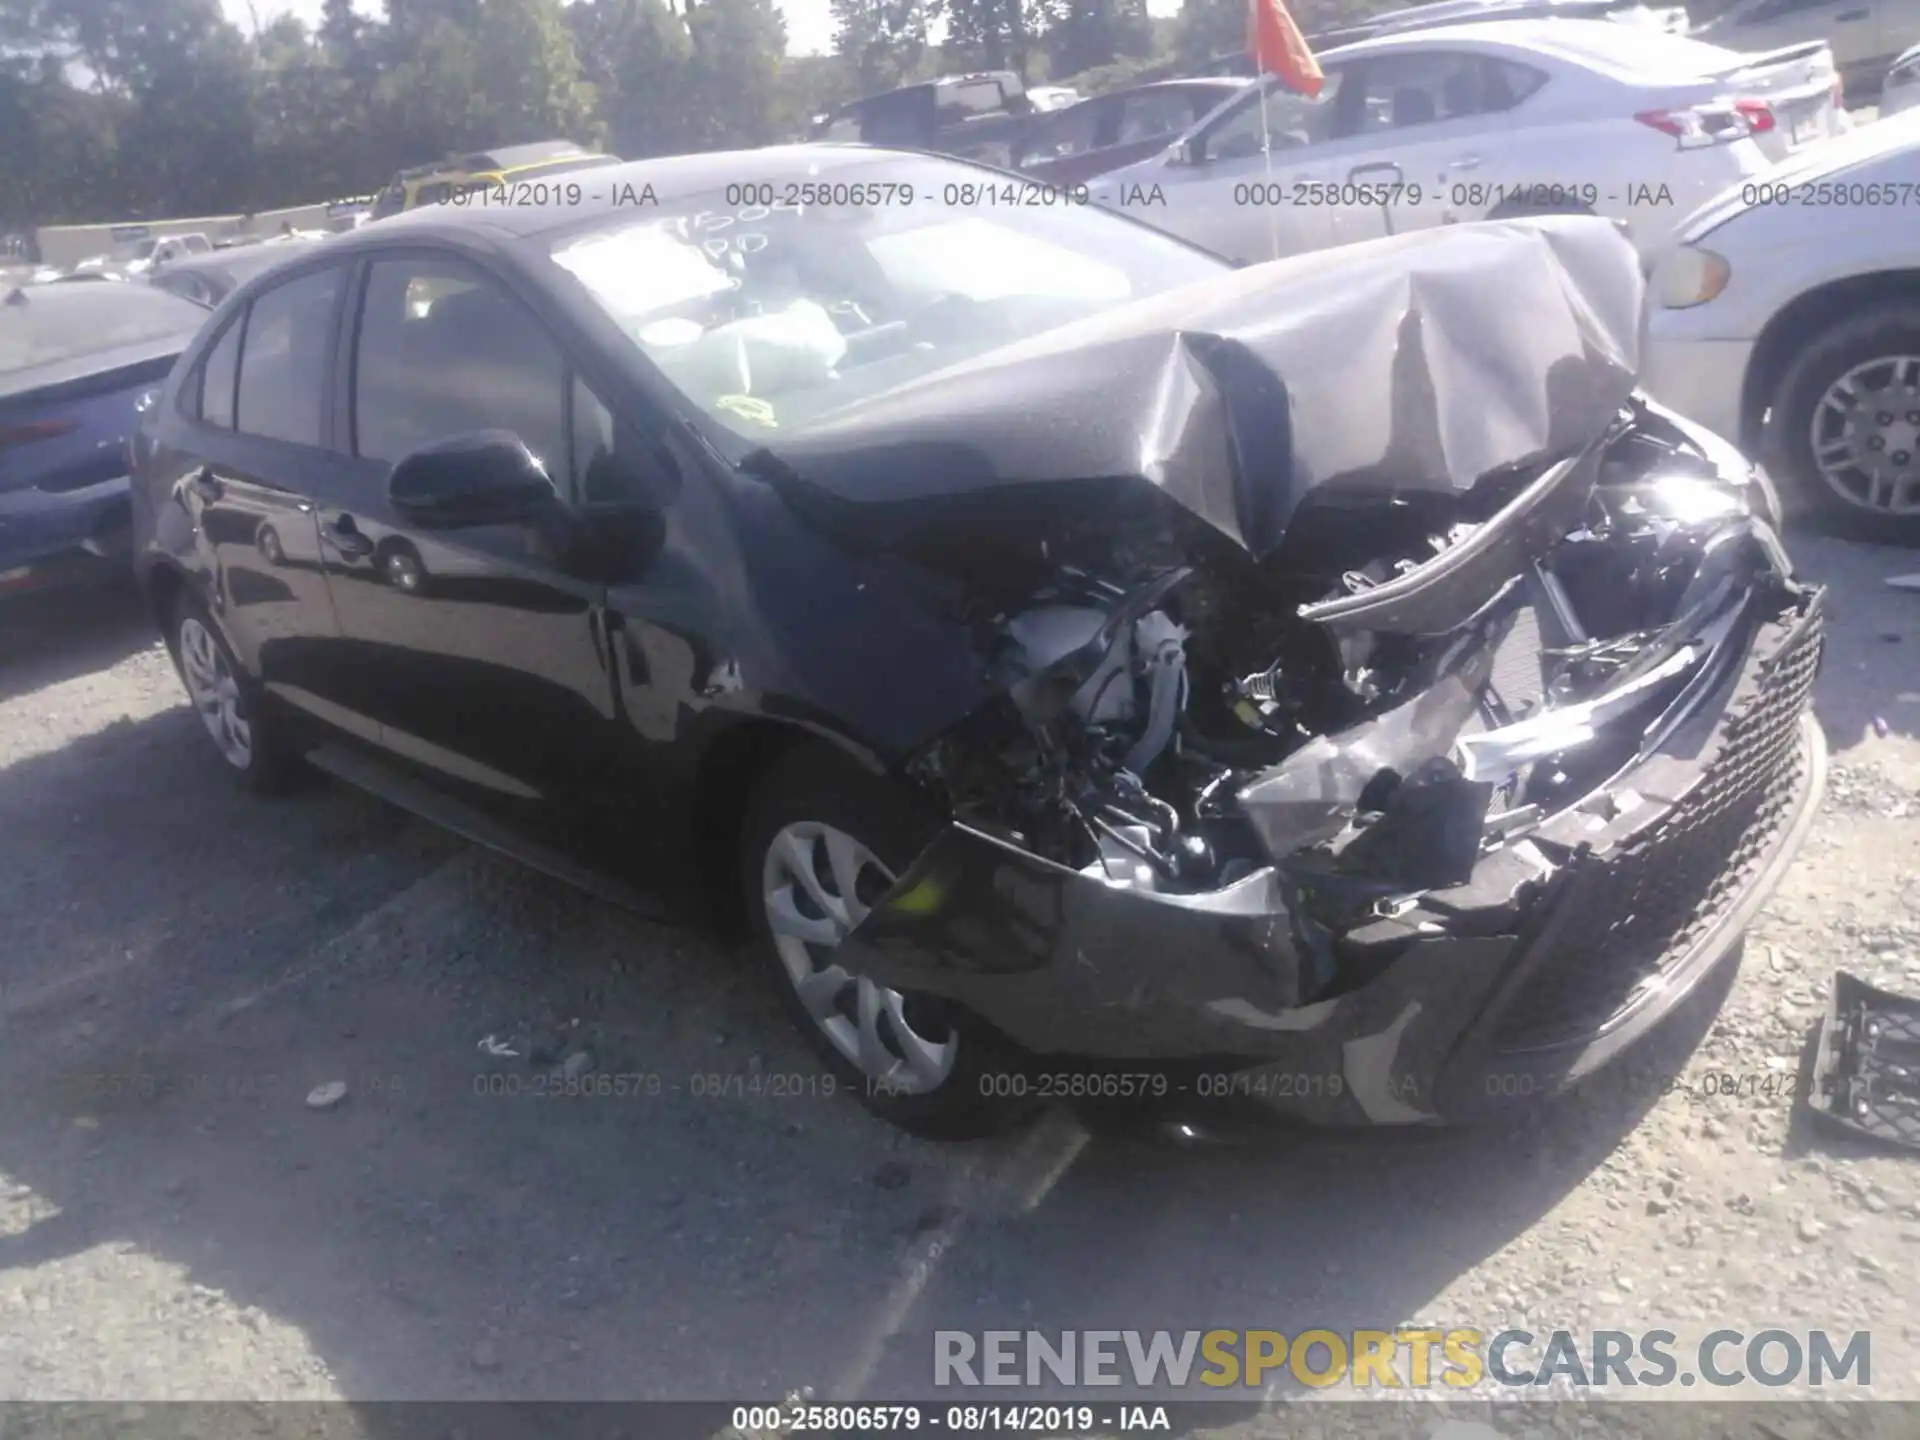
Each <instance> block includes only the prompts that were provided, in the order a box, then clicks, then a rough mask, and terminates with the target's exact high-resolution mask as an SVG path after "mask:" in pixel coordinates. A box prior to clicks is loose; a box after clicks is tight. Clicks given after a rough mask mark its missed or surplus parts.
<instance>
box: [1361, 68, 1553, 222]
mask: <svg viewBox="0 0 1920 1440" xmlns="http://www.w3.org/2000/svg"><path fill="white" fill-rule="evenodd" d="M1352 68H1353V71H1354V73H1353V77H1352V88H1353V93H1354V96H1355V103H1353V104H1352V105H1350V106H1349V107H1348V108H1347V109H1346V110H1345V111H1344V112H1343V114H1342V117H1341V118H1342V120H1343V122H1344V125H1343V129H1344V132H1345V133H1343V134H1342V135H1340V136H1339V137H1338V138H1337V139H1336V140H1335V141H1334V142H1333V144H1332V145H1331V146H1330V147H1329V149H1330V150H1331V151H1333V152H1335V153H1337V154H1339V155H1340V156H1341V157H1343V159H1344V161H1345V163H1344V164H1343V165H1342V167H1341V175H1342V181H1343V183H1344V184H1345V185H1346V186H1347V187H1348V190H1347V192H1346V193H1343V195H1342V199H1343V200H1351V201H1352V203H1350V204H1348V205H1347V206H1346V207H1345V209H1344V221H1345V225H1346V239H1347V240H1349V241H1353V240H1369V239H1374V238H1376V237H1378V236H1381V235H1400V234H1405V233H1406V232H1407V231H1409V230H1425V229H1429V228H1431V227H1433V226H1436V225H1446V224H1453V223H1456V222H1459V221H1463V220H1480V219H1484V218H1485V217H1486V215H1487V214H1488V212H1489V211H1492V210H1495V209H1498V208H1500V206H1501V205H1502V204H1504V203H1507V202H1508V201H1509V200H1510V199H1515V198H1517V197H1526V198H1535V199H1538V200H1539V201H1540V202H1541V203H1540V208H1551V201H1552V198H1553V197H1554V196H1555V195H1556V193H1558V194H1560V195H1562V197H1563V199H1564V202H1565V203H1566V205H1567V208H1573V207H1575V206H1577V204H1578V202H1579V197H1578V195H1577V194H1576V193H1574V191H1573V190H1572V189H1570V188H1569V187H1568V185H1567V183H1566V182H1567V181H1568V180H1569V178H1570V177H1571V176H1572V175H1573V174H1574V172H1575V171H1576V170H1577V167H1575V166H1571V165H1568V166H1562V167H1560V169H1559V171H1558V173H1555V172H1549V173H1545V174H1541V175H1529V176H1519V175H1515V174H1514V173H1513V171H1512V163H1511V157H1512V154H1513V150H1514V146H1513V143H1512V133H1513V126H1512V122H1511V118H1510V116H1509V115H1508V114H1507V112H1508V111H1509V110H1510V109H1511V108H1512V107H1513V106H1514V105H1515V104H1517V103H1518V100H1519V99H1520V98H1522V97H1523V96H1524V95H1525V93H1527V88H1528V87H1529V85H1530V84H1531V83H1532V81H1531V77H1532V75H1533V72H1531V71H1529V70H1527V69H1526V68H1525V67H1523V66H1518V65H1510V64H1508V63H1507V62H1504V61H1501V60H1497V59H1494V58H1492V57H1488V56H1482V55H1476V54H1472V53H1470V52H1466V51H1459V50H1437V49H1436V50H1405V51H1400V52H1397V53H1393V54H1387V55H1374V56H1369V57H1368V58H1367V59H1364V60H1361V61H1358V62H1356V63H1355V64H1354V66H1353V67H1352ZM1556 185H1558V186H1559V189H1558V191H1556V188H1555V187H1556Z"/></svg>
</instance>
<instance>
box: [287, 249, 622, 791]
mask: <svg viewBox="0 0 1920 1440" xmlns="http://www.w3.org/2000/svg"><path fill="white" fill-rule="evenodd" d="M356 308H357V324H356V327H355V331H354V334H355V338H354V341H353V364H352V367H351V376H352V379H351V382H350V384H349V385H348V386H347V403H346V405H345V407H344V411H345V413H344V414H343V416H342V417H341V421H342V427H343V428H342V435H341V443H342V447H343V448H344V449H346V450H347V451H348V452H349V453H350V454H351V455H352V456H353V457H354V464H355V471H354V484H353V486H352V489H351V492H350V493H346V494H342V495H340V496H338V497H336V498H335V500H334V501H333V503H329V504H324V505H322V506H321V507H320V511H319V517H318V518H319V523H320V537H321V543H322V547H323V554H324V557H325V562H326V567H327V573H328V575H329V576H330V577H331V579H332V583H333V593H334V596H335V602H336V605H337V607H338V610H339V615H340V624H341V628H342V630H343V631H344V633H345V635H346V637H347V640H348V642H349V647H350V649H351V652H352V654H353V656H354V658H355V665H356V673H357V677H358V678H357V680H356V682H355V685H354V699H353V702H352V703H353V704H354V705H355V707H356V708H364V709H365V710H366V711H367V713H369V714H371V715H373V716H374V717H376V718H377V720H378V721H379V724H380V740H381V743H382V744H383V745H385V746H386V748H387V749H388V750H389V751H391V752H393V753H394V754H395V755H397V756H398V757H400V758H401V759H403V760H406V761H408V762H411V763H413V764H415V765H418V766H422V767H424V768H425V769H427V770H429V771H431V772H434V774H435V776H436V778H437V779H439V780H441V781H444V782H451V783H452V784H453V785H454V786H456V787H457V788H459V789H460V790H461V791H462V792H463V793H466V794H467V795H468V796H469V798H473V799H479V800H492V801H499V802H506V803H507V804H508V808H515V809H517V808H519V806H518V805H517V804H514V803H513V802H528V803H533V802H538V803H540V804H542V805H544V804H546V803H548V802H565V801H569V800H571V799H573V798H575V797H577V796H578V795H580V794H581V793H588V792H592V791H593V790H594V789H596V788H597V787H600V786H604V785H606V784H607V783H608V776H607V775H606V773H605V772H604V769H603V766H604V762H605V760H606V757H607V755H608V753H609V751H610V749H611V748H612V746H613V735H612V731H613V722H614V711H613V701H612V684H611V681H610V679H609V676H608V672H607V660H606V652H607V646H606V635H605V615H604V607H603V604H602V601H603V591H602V587H600V586H598V585H596V584H592V583H589V582H587V581H584V580H580V579H576V578H574V577H573V576H571V575H569V574H567V573H566V572H565V571H564V570H563V569H562V568H561V567H560V565H559V564H558V563H557V560H556V559H555V557H554V555H553V553H552V551H551V550H550V549H549V548H548V541H547V539H545V538H543V536H542V535H541V534H540V533H538V530H537V528H536V527H534V526H531V525H487V526H479V527H473V528H464V529H459V530H443V531H437V532H436V531H428V530H425V529H422V528H421V527H420V526H418V525H416V524H414V523H412V522H410V521H408V520H407V519H405V518H403V517H402V516H401V515H400V514H399V513H398V512H397V511H396V510H395V509H394V507H393V506H392V505H391V503H390V502H389V501H388V498H387V487H386V481H387V477H388V474H389V472H390V471H391V469H392V466H393V464H394V463H395V462H396V461H398V460H400V459H401V458H402V457H403V456H405V455H407V454H408V453H409V452H410V451H412V450H415V449H417V448H419V447H420V446H423V445H427V444H430V443H432V442H434V441H436V440H442V439H445V438H447V437H449V436H453V435H460V434H467V433H471V432H473V431H477V430H490V429H504V430H510V431H512V432H514V433H515V434H516V435H518V436H519V437H520V439H521V440H522V441H524V442H525V444H526V445H527V447H528V448H529V449H530V450H532V451H533V452H534V453H535V454H536V455H538V456H539V457H540V458H541V460H542V461H543V462H544V463H545V464H546V466H547V469H548V473H549V474H550V475H551V476H552V477H553V479H554V482H555V485H556V487H557V488H558V489H559V490H560V492H561V494H562V496H563V498H567V499H571V498H573V496H572V490H573V473H574V470H573V461H572V449H573V445H572V441H571V437H570V423H571V422H570V417H571V414H572V412H573V411H574V409H575V408H576V407H575V404H574V400H573V394H572V392H573V391H575V390H579V391H581V392H582V394H583V398H582V400H581V402H580V404H579V407H578V408H580V409H581V410H582V411H583V412H584V411H586V410H587V409H588V408H589V404H588V400H587V399H586V398H584V386H582V385H581V384H580V383H579V382H577V381H575V380H573V379H571V378H570V375H569V370H568V366H567V364H566V361H565V359H564V358H563V356H562V354H561V352H560V349H559V347H558V346H557V345H556V344H555V343H554V342H553V340H552V339H551V337H550V336H549V335H548V333H547V331H546V330H545V328H544V327H543V326H542V325H541V324H540V322H539V321H538V320H537V319H536V318H535V316H534V315H533V314H532V312H531V311H530V310H529V309H528V308H527V307H526V306H525V305H524V304H523V303H522V302H521V301H520V300H518V299H517V298H516V297H515V296H513V295H512V294H511V293H510V292H509V291H508V290H507V289H506V288H505V287H504V286H503V285H502V284H501V282H500V281H499V280H498V279H497V278H496V277H494V276H492V275H490V274H488V273H487V272H486V271H484V270H482V269H480V268H479V267H478V266H476V265H474V264H473V263H471V262H469V261H467V260H465V259H463V258H461V257H459V256H456V255H453V254H451V253H443V252H433V251H424V250H423V251H407V252H398V253H396V254H395V255H394V256H393V257H392V258H376V259H375V260H373V261H372V262H371V263H370V264H368V265H367V266H366V268H365V271H364V279H363V281H362V284H361V290H360V295H359V303H358V306H357V307H356Z"/></svg>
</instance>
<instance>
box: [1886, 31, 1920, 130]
mask: <svg viewBox="0 0 1920 1440" xmlns="http://www.w3.org/2000/svg"><path fill="white" fill-rule="evenodd" d="M1915 106H1920V45H1916V46H1914V47H1913V48H1912V49H1911V50H1909V51H1907V52H1906V53H1905V54H1903V55H1902V56H1901V57H1900V58H1899V59H1898V60H1896V61H1894V62H1893V68H1892V69H1891V70H1889V71H1887V81H1886V84H1885V85H1883V86H1882V87H1881V89H1880V114H1881V116H1882V117H1885V116H1888V115H1897V114H1899V113H1900V112H1901V111H1902V110H1911V109H1913V108H1914V107H1915Z"/></svg>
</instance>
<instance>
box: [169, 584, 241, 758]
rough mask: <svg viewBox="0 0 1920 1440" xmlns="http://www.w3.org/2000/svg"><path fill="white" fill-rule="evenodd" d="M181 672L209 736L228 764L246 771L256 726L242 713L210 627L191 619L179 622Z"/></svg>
mask: <svg viewBox="0 0 1920 1440" xmlns="http://www.w3.org/2000/svg"><path fill="white" fill-rule="evenodd" d="M180 669H181V671H182V673H184V674H185V676H186V679H187V695H188V698H190V699H191V700H192V701H193V708H194V709H196V710H198V711H199V712H200V720H201V723H202V724H204V725H205V726H206V727H207V734H209V735H211V736H212V737H213V743H214V744H215V745H217V746H219V747H220V753H221V754H222V755H224V756H226V758H227V763H228V764H229V765H231V766H233V768H234V769H236V770H244V769H246V768H247V766H249V765H251V764H252V763H253V727H252V726H250V725H249V724H247V721H246V718H245V717H244V716H243V715H241V713H240V686H239V683H238V682H237V681H236V680H235V679H234V678H233V671H232V670H230V669H229V668H228V667H227V657H226V655H225V654H223V653H222V652H221V649H220V646H219V644H218V643H217V642H216V641H215V640H214V638H213V636H212V635H211V634H209V633H208V631H207V627H206V626H204V625H202V624H201V623H200V622H199V621H198V620H195V619H193V618H192V617H191V616H189V617H188V618H187V619H185V620H182V621H181V622H180Z"/></svg>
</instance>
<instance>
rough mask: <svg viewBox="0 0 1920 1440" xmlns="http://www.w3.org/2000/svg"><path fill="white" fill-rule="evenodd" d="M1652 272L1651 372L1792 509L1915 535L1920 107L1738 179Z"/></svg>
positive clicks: (1829, 521) (1669, 400) (1919, 460)
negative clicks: (1754, 462) (1750, 457)
mask: <svg viewBox="0 0 1920 1440" xmlns="http://www.w3.org/2000/svg"><path fill="white" fill-rule="evenodd" d="M1678 239H1679V243H1678V244H1677V245H1676V246H1675V247H1674V248H1673V249H1672V250H1671V251H1670V252H1669V253H1668V254H1666V255H1664V256H1663V257H1662V258H1661V261H1660V264H1659V266H1658V267H1657V268H1656V270H1655V272H1654V277H1653V294H1652V297H1651V306H1652V308H1651V313H1650V314H1649V316H1648V321H1647V353H1646V356H1645V359H1644V363H1643V366H1642V371H1641V381H1642V384H1644V385H1645V387H1646V389H1647V391H1648V393H1649V394H1651V395H1652V396H1653V397H1654V398H1655V399H1656V400H1659V401H1661V402H1662V403H1663V404H1666V405H1668V406H1671V407H1672V408H1673V409H1675V410H1678V411H1680V412H1681V413H1682V414H1684V415H1686V416H1689V417H1690V418H1692V419H1694V420H1697V421H1699V422H1700V423H1701V424H1703V425H1705V426H1707V427H1708V428H1709V429H1712V430H1716V431H1718V432H1719V433H1720V434H1721V435H1723V436H1724V437H1726V438H1727V439H1729V440H1732V441H1734V442H1736V443H1738V444H1740V445H1741V446H1742V447H1744V448H1746V449H1748V450H1749V451H1750V452H1757V453H1758V454H1759V455H1760V456H1761V457H1762V459H1763V460H1764V462H1765V464H1766V466H1767V468H1768V471H1769V472H1770V473H1771V474H1772V476H1773V478H1774V481H1775V484H1776V485H1777V486H1778V488H1779V490H1780V492H1781V498H1782V500H1783V501H1784V502H1785V503H1786V504H1787V506H1788V508H1789V509H1794V508H1797V509H1799V510H1801V511H1802V512H1807V513H1809V516H1810V518H1812V519H1814V520H1815V521H1816V522H1818V523H1822V524H1824V525H1825V526H1826V527H1827V528H1830V529H1834V530H1837V531H1840V532H1842V533H1847V534H1853V535H1857V536H1860V537H1861V538H1867V539H1875V540H1880V541H1885V542H1894V541H1899V542H1906V543H1920V111H1909V112H1908V113H1906V114H1902V115H1896V116H1894V117H1893V118H1891V119H1883V120H1879V121H1876V122H1875V123H1873V124H1871V125H1863V126H1861V127H1860V128H1859V129H1858V130H1856V131H1854V132H1853V133H1852V134H1850V135H1847V136H1844V137H1842V138H1841V139H1839V140H1836V141H1834V142H1832V143H1831V144H1829V145H1824V146H1821V147H1820V148H1819V149H1817V150H1814V151H1811V152H1809V153H1808V154H1806V155H1805V156H1802V157H1799V158H1796V159H1794V160H1791V161H1789V162H1787V163H1786V164H1784V165H1782V166H1780V167H1778V168H1777V169H1775V170H1773V171H1771V172H1770V173H1768V174H1766V175H1763V176H1760V177H1757V178H1756V179H1754V180H1752V181H1749V182H1746V183H1743V184H1741V185H1737V186H1735V187H1733V189H1731V190H1729V191H1728V192H1727V193H1726V194H1725V195H1723V196H1721V197H1720V198H1718V199H1717V200H1715V201H1714V202H1713V203H1712V204H1710V205H1708V206H1707V207H1706V208H1704V209H1703V210H1701V211H1700V212H1699V213H1698V214H1697V215H1694V216H1691V217H1690V218H1689V219H1688V220H1687V222H1686V224H1685V225H1684V226H1683V227H1682V229H1681V231H1680V234H1679V237H1678Z"/></svg>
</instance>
